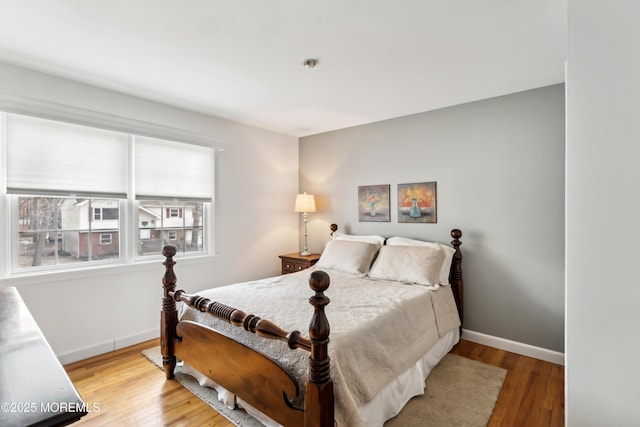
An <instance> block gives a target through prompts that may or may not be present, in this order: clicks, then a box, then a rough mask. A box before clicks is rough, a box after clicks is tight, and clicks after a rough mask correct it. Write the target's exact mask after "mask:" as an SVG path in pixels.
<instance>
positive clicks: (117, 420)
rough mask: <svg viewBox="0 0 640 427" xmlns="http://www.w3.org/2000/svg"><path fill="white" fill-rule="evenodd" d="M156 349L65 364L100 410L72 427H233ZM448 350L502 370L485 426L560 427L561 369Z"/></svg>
mask: <svg viewBox="0 0 640 427" xmlns="http://www.w3.org/2000/svg"><path fill="white" fill-rule="evenodd" d="M157 345H159V340H158V339H155V340H151V341H146V342H144V343H140V344H137V345H134V346H131V347H127V348H124V349H121V350H117V351H114V352H110V353H107V354H103V355H100V356H96V357H92V358H90V359H86V360H82V361H79V362H75V363H72V364H69V365H66V366H65V369H66V370H67V373H68V375H69V377H70V378H71V381H72V382H73V383H74V385H75V386H76V388H77V389H78V392H79V393H80V395H81V396H82V397H83V399H84V400H85V401H86V402H87V403H88V404H89V405H90V406H91V405H92V404H98V405H99V409H100V410H99V411H96V412H90V413H89V414H88V415H87V416H85V417H83V418H82V419H81V420H80V421H79V422H78V423H77V425H80V424H83V425H87V426H104V425H127V426H137V425H139V426H148V425H171V426H184V427H189V426H211V427H233V424H232V423H230V422H229V421H228V420H227V419H226V418H224V417H223V416H222V415H220V414H218V413H217V412H216V411H214V410H213V409H212V408H211V407H210V406H209V405H207V404H205V403H203V402H202V401H201V400H200V399H198V398H197V397H195V396H194V395H193V394H191V393H190V392H189V391H188V390H187V389H185V388H184V387H182V386H181V385H180V383H178V382H177V381H167V380H166V379H165V376H164V371H162V370H160V369H158V368H157V367H155V366H154V365H153V364H151V363H149V361H148V360H147V359H146V358H145V357H144V356H143V355H142V351H143V350H145V349H147V348H151V347H154V346H157ZM451 352H452V353H454V354H458V355H460V356H463V357H467V358H469V359H473V360H478V361H480V362H483V363H487V364H490V365H494V366H499V367H501V368H504V369H507V371H508V374H507V379H506V380H505V384H504V387H503V389H502V391H501V392H500V396H499V397H498V402H497V403H496V407H495V409H494V412H493V415H492V416H491V419H490V420H489V424H488V426H489V427H496V426H504V427H512V426H514V425H517V426H527V427H528V426H531V427H539V426H540V427H541V426H545V427H561V426H564V367H563V366H560V365H556V364H553V363H548V362H543V361H540V360H537V359H533V358H530V357H526V356H520V355H517V354H514V353H509V352H507V351H504V350H499V349H495V348H492V347H487V346H483V345H480V344H475V343H472V342H469V341H464V340H462V341H460V343H459V344H458V345H456V346H455V347H454V348H453V350H452V351H451ZM74 425H75V424H74Z"/></svg>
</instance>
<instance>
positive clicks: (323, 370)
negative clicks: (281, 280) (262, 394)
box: [304, 270, 334, 427]
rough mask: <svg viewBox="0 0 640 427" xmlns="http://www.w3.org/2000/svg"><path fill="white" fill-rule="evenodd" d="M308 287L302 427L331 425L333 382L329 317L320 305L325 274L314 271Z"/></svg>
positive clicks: (323, 298)
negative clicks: (308, 344)
mask: <svg viewBox="0 0 640 427" xmlns="http://www.w3.org/2000/svg"><path fill="white" fill-rule="evenodd" d="M309 287H310V288H311V289H313V290H314V291H315V292H316V293H315V295H314V296H312V297H311V298H309V304H311V305H312V306H313V317H312V318H311V322H310V324H309V337H310V338H311V356H310V357H309V370H310V374H309V381H308V382H307V394H306V395H305V401H304V425H305V427H333V420H334V414H333V407H334V404H333V382H332V381H331V376H330V372H329V349H328V345H329V321H328V320H327V316H326V315H325V313H324V307H325V306H326V305H327V304H329V298H328V297H327V296H326V295H325V294H324V291H326V290H327V288H328V287H329V275H328V274H327V273H325V272H324V271H320V270H317V271H314V272H313V273H311V277H310V278H309Z"/></svg>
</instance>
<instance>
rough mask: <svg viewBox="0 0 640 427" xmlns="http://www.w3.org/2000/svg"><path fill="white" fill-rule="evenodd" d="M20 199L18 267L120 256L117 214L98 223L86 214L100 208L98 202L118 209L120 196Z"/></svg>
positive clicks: (115, 258)
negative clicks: (107, 197)
mask: <svg viewBox="0 0 640 427" xmlns="http://www.w3.org/2000/svg"><path fill="white" fill-rule="evenodd" d="M17 203H18V217H17V218H18V238H17V246H16V247H15V252H16V254H17V267H18V269H28V268H30V267H43V266H71V265H73V264H75V265H78V264H80V263H87V262H90V261H103V260H119V259H120V247H119V245H118V244H117V240H118V239H117V238H116V237H115V236H118V234H119V230H120V224H119V220H118V217H117V215H116V218H115V220H114V221H112V222H111V223H109V224H105V221H102V222H101V223H99V224H98V223H96V222H95V221H90V220H89V216H88V215H87V214H86V213H87V212H91V211H92V210H93V211H94V212H97V211H99V210H100V209H101V208H96V207H95V206H104V207H105V209H111V210H115V211H116V212H118V211H119V208H118V206H119V204H120V202H119V201H118V200H114V199H86V198H74V197H44V196H18V197H17ZM106 207H108V208H106ZM105 231H108V232H109V233H105ZM105 245H108V246H109V247H105Z"/></svg>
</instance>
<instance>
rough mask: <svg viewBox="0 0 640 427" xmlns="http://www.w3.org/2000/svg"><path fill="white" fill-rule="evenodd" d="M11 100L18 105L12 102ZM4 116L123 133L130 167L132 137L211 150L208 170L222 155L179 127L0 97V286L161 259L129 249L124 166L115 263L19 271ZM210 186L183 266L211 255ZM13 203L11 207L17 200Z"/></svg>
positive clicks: (207, 140) (132, 237) (134, 233)
mask: <svg viewBox="0 0 640 427" xmlns="http://www.w3.org/2000/svg"><path fill="white" fill-rule="evenodd" d="M16 98H17V99H18V101H16ZM16 106H17V107H16ZM7 114H20V115H27V116H32V117H36V118H42V119H46V120H55V121H61V122H67V123H72V124H78V125H82V126H87V127H92V128H97V129H109V130H116V131H120V132H123V133H126V134H129V140H130V142H129V160H128V161H129V162H130V165H131V162H132V153H133V151H134V148H133V141H134V139H135V135H141V136H146V137H151V138H161V139H165V140H170V141H176V142H178V143H182V144H188V145H199V146H204V147H208V148H210V149H211V157H212V158H211V165H212V167H213V166H214V165H215V156H216V151H222V150H223V149H224V145H225V143H224V142H223V141H220V140H217V139H215V138H211V137H209V136H206V135H203V134H199V133H195V132H190V131H186V130H183V129H176V128H171V127H167V126H164V125H155V124H153V123H148V122H139V121H136V120H133V119H128V118H122V117H116V116H111V115H109V114H102V113H97V112H95V111H88V110H84V109H81V108H76V107H71V106H63V108H61V106H60V105H59V104H52V103H48V102H45V101H40V100H33V99H26V100H25V99H21V98H18V97H15V98H11V99H7V98H6V97H5V96H4V95H2V94H0V167H1V170H2V173H0V229H1V230H3V232H4V233H5V235H7V236H11V238H9V239H4V242H3V243H2V244H0V247H2V255H0V281H2V282H14V281H16V280H17V281H18V282H32V281H34V282H37V283H40V282H48V281H51V280H54V277H58V276H67V275H70V276H69V277H71V276H73V277H75V276H77V275H81V276H83V277H90V276H93V275H94V274H100V271H102V269H103V268H114V269H129V268H136V266H142V265H145V264H148V263H151V262H153V263H155V261H156V260H157V259H162V254H161V253H158V255H157V256H155V255H147V256H144V257H141V256H138V255H137V250H136V248H135V245H136V244H138V243H139V242H140V235H139V234H138V233H139V229H138V227H137V224H136V219H137V215H136V211H137V208H138V205H139V202H138V201H136V200H135V194H134V188H133V185H132V174H133V171H132V169H133V168H130V170H129V176H128V177H127V179H128V182H129V193H128V196H127V198H126V199H121V200H120V207H119V214H118V215H119V217H118V219H119V221H120V227H119V230H118V234H119V244H120V259H119V260H116V261H115V262H99V261H92V262H90V263H86V264H85V263H82V262H80V263H77V264H75V263H74V264H73V265H70V266H65V267H56V268H49V267H48V266H47V267H34V268H25V269H18V268H16V266H17V262H15V257H16V256H17V251H16V247H17V246H16V244H17V243H16V242H17V240H18V237H19V231H18V218H19V217H18V213H17V207H15V206H14V203H13V202H12V198H14V197H15V199H16V200H17V198H18V197H19V196H16V195H13V194H12V195H9V194H7V172H6V171H7V142H6V139H7V138H6V137H7V127H6V122H7V119H6V118H7ZM213 176H215V171H214V172H213ZM210 185H211V186H212V196H211V200H208V199H207V200H206V201H205V202H204V205H205V206H204V209H203V222H202V230H203V240H204V243H205V244H204V245H203V247H202V251H198V252H188V251H185V252H183V253H181V261H183V262H187V263H190V262H196V263H199V262H210V260H211V259H212V258H213V257H215V251H214V244H213V235H214V230H213V223H214V222H213V211H214V208H213V207H214V199H215V194H214V191H213V189H214V188H215V186H214V183H213V182H211V183H210ZM89 197H90V196H89ZM15 205H17V202H16V203H15ZM14 209H15V211H14ZM100 217H101V220H103V219H104V212H102V211H101V212H100ZM112 241H113V240H112Z"/></svg>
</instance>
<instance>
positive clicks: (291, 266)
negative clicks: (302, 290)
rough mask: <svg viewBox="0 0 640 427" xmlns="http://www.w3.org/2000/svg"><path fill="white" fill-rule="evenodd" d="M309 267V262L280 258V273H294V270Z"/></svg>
mask: <svg viewBox="0 0 640 427" xmlns="http://www.w3.org/2000/svg"><path fill="white" fill-rule="evenodd" d="M309 267H310V266H309V264H308V263H306V262H293V261H287V260H284V259H283V260H282V274H286V273H295V272H296V271H301V270H304V269H305V268H309Z"/></svg>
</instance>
